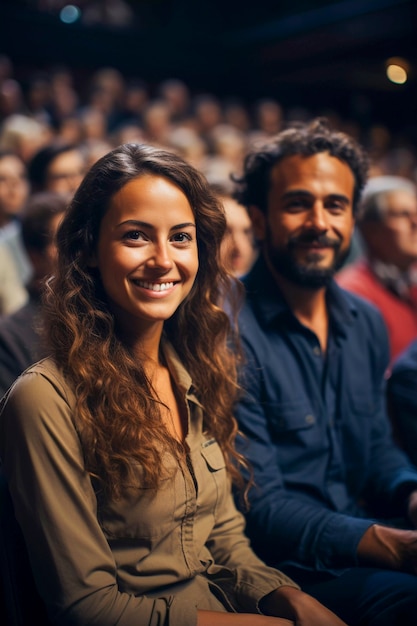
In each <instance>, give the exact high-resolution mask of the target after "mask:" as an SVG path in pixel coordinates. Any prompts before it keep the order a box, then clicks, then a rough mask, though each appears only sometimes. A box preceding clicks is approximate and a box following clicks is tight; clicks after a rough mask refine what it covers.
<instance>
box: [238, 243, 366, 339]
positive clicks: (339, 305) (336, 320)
mask: <svg viewBox="0 0 417 626" xmlns="http://www.w3.org/2000/svg"><path fill="white" fill-rule="evenodd" d="M243 283H244V285H245V289H246V298H247V299H250V300H251V301H252V305H253V307H254V308H256V310H257V312H258V314H259V319H260V321H261V322H262V324H264V325H265V326H269V325H271V324H273V323H275V322H276V320H277V319H280V318H281V319H282V320H283V319H284V318H287V319H294V314H293V313H292V310H291V309H290V307H289V306H288V304H287V302H286V300H285V298H284V296H283V294H282V292H281V290H280V288H279V287H278V285H277V283H276V281H275V279H274V277H273V275H272V274H271V272H270V270H269V268H268V266H267V264H266V262H265V259H264V257H263V255H262V254H261V255H260V256H259V258H258V259H257V261H256V262H255V265H254V266H253V268H252V270H251V271H250V272H249V274H247V276H246V277H245V278H244V279H243ZM326 299H327V303H328V307H329V314H330V320H331V326H332V328H333V330H334V332H335V333H336V334H340V335H345V334H346V332H345V326H346V325H349V326H350V325H351V324H353V323H354V320H355V318H356V317H357V307H356V304H355V301H354V298H353V297H352V296H351V294H349V293H348V292H347V291H345V290H344V289H342V288H341V287H339V285H338V284H337V283H336V281H335V280H332V281H331V282H330V284H329V286H328V288H327V293H326Z"/></svg>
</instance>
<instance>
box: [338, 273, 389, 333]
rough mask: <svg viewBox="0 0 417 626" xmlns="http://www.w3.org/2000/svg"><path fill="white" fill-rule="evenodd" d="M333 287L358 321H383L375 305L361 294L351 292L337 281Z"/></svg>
mask: <svg viewBox="0 0 417 626" xmlns="http://www.w3.org/2000/svg"><path fill="white" fill-rule="evenodd" d="M335 285H336V289H337V290H338V292H339V293H340V294H342V297H343V298H344V300H345V301H346V303H347V305H348V307H349V308H350V310H351V311H352V312H353V314H354V315H355V316H356V317H358V318H359V319H361V318H366V319H370V320H372V321H374V320H379V321H381V322H382V321H383V318H382V315H381V312H380V310H379V308H378V307H377V306H376V304H374V303H373V302H371V301H370V300H368V299H367V298H366V297H365V296H364V295H362V294H361V293H357V292H356V291H351V290H350V289H349V288H347V287H345V286H344V285H342V284H340V282H339V281H338V280H337V279H335Z"/></svg>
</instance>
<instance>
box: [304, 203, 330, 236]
mask: <svg viewBox="0 0 417 626" xmlns="http://www.w3.org/2000/svg"><path fill="white" fill-rule="evenodd" d="M328 217H329V215H328V212H327V211H326V208H325V207H324V205H323V204H322V203H321V202H315V203H314V204H313V206H312V207H311V209H310V211H309V212H308V218H307V223H308V225H309V226H310V227H311V228H313V229H314V230H317V231H320V232H325V231H327V230H328V229H329V222H328Z"/></svg>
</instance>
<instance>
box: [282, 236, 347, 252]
mask: <svg viewBox="0 0 417 626" xmlns="http://www.w3.org/2000/svg"><path fill="white" fill-rule="evenodd" d="M298 244H316V245H318V246H325V247H328V248H334V249H337V248H340V241H339V239H333V238H332V237H327V235H316V234H315V233H311V234H310V233H304V234H303V235H297V236H295V237H290V238H289V240H288V247H290V248H294V247H295V246H297V245H298Z"/></svg>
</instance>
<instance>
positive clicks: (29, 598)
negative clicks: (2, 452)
mask: <svg viewBox="0 0 417 626" xmlns="http://www.w3.org/2000/svg"><path fill="white" fill-rule="evenodd" d="M0 575H1V578H0V580H1V591H0V600H1V602H2V607H1V614H0V615H1V618H2V619H1V624H3V625H5V626H33V624H42V625H43V626H45V625H46V626H48V624H50V622H49V621H48V618H47V615H46V610H45V607H44V605H43V603H42V601H41V599H40V597H39V595H38V593H37V591H36V587H35V583H34V579H33V575H32V570H31V567H30V564H29V558H28V555H27V551H26V546H25V542H24V539H23V535H22V532H21V530H20V527H19V525H18V523H17V521H16V518H15V515H14V509H13V503H12V500H11V497H10V493H9V489H8V486H7V481H6V479H5V477H4V475H2V473H1V470H0Z"/></svg>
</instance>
